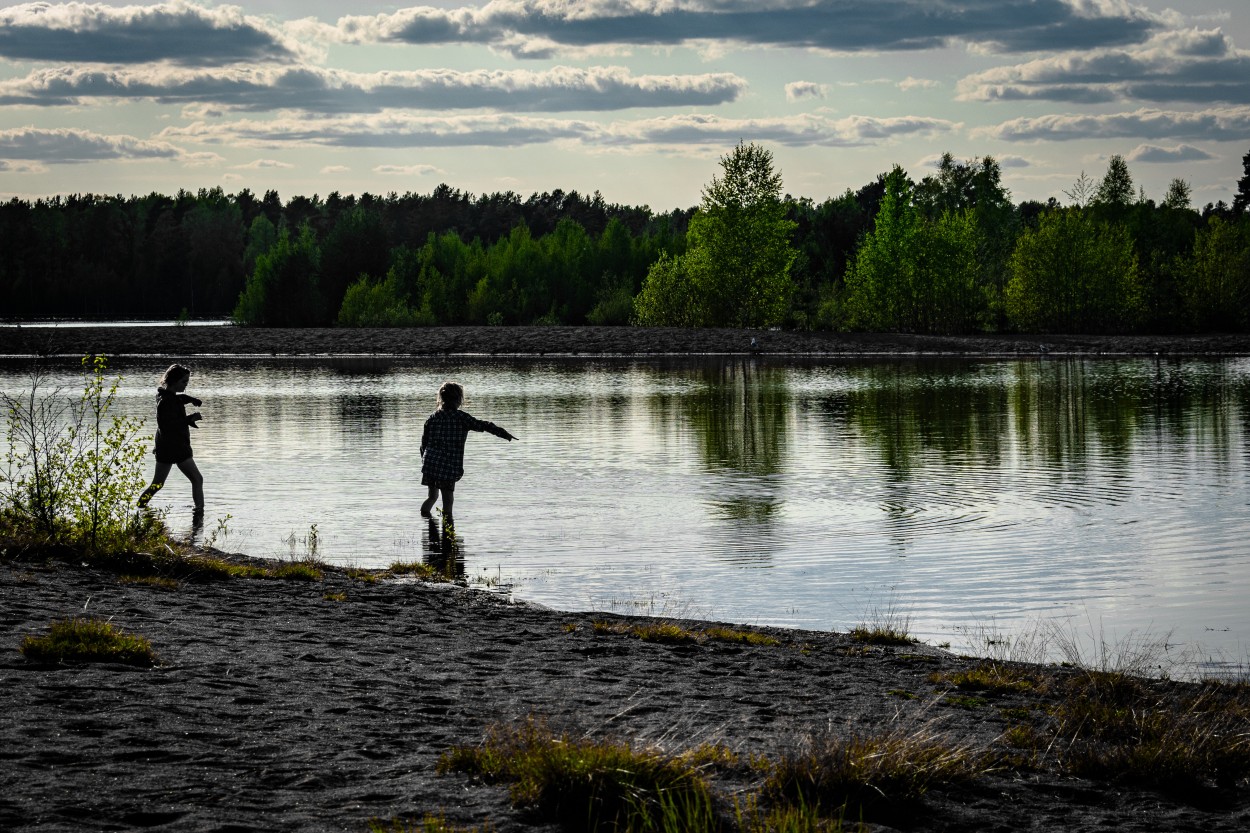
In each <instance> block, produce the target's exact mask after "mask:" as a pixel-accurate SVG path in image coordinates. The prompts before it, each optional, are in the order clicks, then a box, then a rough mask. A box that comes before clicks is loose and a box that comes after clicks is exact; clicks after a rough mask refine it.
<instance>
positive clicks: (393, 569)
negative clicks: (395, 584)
mask: <svg viewBox="0 0 1250 833" xmlns="http://www.w3.org/2000/svg"><path fill="white" fill-rule="evenodd" d="M386 573H387V574H389V575H392V576H412V577H413V578H417V579H420V580H421V581H449V579H448V578H447V576H446V575H444V574H443V573H442V572H440V571H439V570H438V568H436V567H434V566H433V565H431V564H426V563H425V562H424V561H396V562H395V563H394V564H392V565H391V566H390V567H388V568H387V569H386Z"/></svg>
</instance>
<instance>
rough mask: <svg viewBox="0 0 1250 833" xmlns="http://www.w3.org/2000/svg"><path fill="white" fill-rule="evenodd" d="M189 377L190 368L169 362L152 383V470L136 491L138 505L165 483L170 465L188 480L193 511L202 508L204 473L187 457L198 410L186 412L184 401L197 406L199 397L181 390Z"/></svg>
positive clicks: (197, 419) (189, 379) (197, 417)
mask: <svg viewBox="0 0 1250 833" xmlns="http://www.w3.org/2000/svg"><path fill="white" fill-rule="evenodd" d="M189 381H191V370H190V368H187V367H184V366H183V365H180V364H171V365H170V366H169V369H168V370H166V371H165V373H164V375H162V376H161V380H160V382H159V383H158V384H157V386H156V448H155V449H153V451H152V453H153V454H155V455H156V472H155V473H154V474H153V475H152V484H151V485H150V486H148V487H147V488H146V489H144V490H143V494H141V495H139V506H141V507H143V506H147V505H148V501H150V500H151V499H152V496H153V495H155V494H156V493H157V492H159V491H160V490H161V487H162V486H164V485H165V478H167V477H169V471H170V469H172V468H173V467H174V466H177V467H178V470H179V471H181V472H182V473H183V474H185V475H186V476H187V480H190V481H191V496H192V498H193V499H194V500H195V510H196V512H197V513H198V512H202V511H203V510H204V476H203V475H201V474H200V470H199V469H198V468H197V467H196V465H195V460H193V459H192V458H191V429H192V428H198V427H199V426H198V425H196V423H197V422H199V421H200V419H202V417H201V416H200V414H199V412H196V413H194V414H187V405H188V404H190V405H194V406H195V407H197V408H198V407H200V405H201V402H200V400H198V399H196V398H195V397H194V396H188V395H187V394H185V393H183V391H185V390H186V389H187V383H188V382H189Z"/></svg>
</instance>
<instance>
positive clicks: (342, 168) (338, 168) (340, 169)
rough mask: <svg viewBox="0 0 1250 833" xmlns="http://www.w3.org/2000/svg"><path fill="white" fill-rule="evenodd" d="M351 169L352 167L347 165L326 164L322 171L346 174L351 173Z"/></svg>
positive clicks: (324, 172)
mask: <svg viewBox="0 0 1250 833" xmlns="http://www.w3.org/2000/svg"><path fill="white" fill-rule="evenodd" d="M351 170H352V169H351V168H349V167H347V166H346V165H326V166H325V167H324V168H322V169H321V171H320V173H323V174H346V173H351Z"/></svg>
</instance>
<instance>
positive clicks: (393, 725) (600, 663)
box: [0, 327, 1250, 833]
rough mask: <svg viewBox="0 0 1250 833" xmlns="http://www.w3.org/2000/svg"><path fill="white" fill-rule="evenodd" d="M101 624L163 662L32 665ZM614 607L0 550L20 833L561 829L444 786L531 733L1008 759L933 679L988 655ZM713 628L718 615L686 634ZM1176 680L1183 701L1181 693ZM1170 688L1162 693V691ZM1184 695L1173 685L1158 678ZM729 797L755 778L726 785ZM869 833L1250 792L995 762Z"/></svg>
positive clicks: (525, 341) (1221, 343) (151, 342)
mask: <svg viewBox="0 0 1250 833" xmlns="http://www.w3.org/2000/svg"><path fill="white" fill-rule="evenodd" d="M752 337H754V338H756V340H757V349H758V350H759V351H760V352H761V353H765V354H810V355H822V354H827V355H841V354H846V355H851V354H902V355H908V354H920V355H929V354H933V355H961V354H966V355H994V354H1004V355H1016V354H1018V355H1043V354H1060V355H1063V354H1070V355H1098V354H1103V355H1108V354H1110V355H1125V354H1133V355H1152V354H1154V353H1156V352H1157V353H1161V354H1171V355H1204V354H1224V355H1228V354H1237V355H1250V338H1246V337H1241V336H1236V337H1233V336H1228V337H1201V338H1191V339H1185V338H1155V339H1147V338H1134V339H1123V338H1119V339H1116V338H1101V339H1100V338H1081V337H1066V338H1047V339H1040V338H985V339H943V338H922V337H909V336H897V335H873V336H868V335H864V336H839V335H829V334H797V333H780V332H778V333H773V332H751V331H740V330H706V331H682V330H646V329H632V328H537V327H530V328H432V329H420V330H334V329H324V330H264V329H251V328H247V329H243V328H217V327H178V328H173V327H169V328H140V327H132V328H99V327H96V328H78V327H75V328H61V329H57V330H51V331H50V330H42V329H35V328H23V329H17V328H10V327H5V328H0V354H4V355H36V354H49V353H50V354H56V355H70V356H73V355H82V354H83V353H88V352H94V353H103V354H106V355H112V356H118V355H135V354H143V355H147V354H161V355H166V356H170V357H183V356H187V357H194V356H204V355H262V356H264V355H295V354H375V355H427V354H543V353H563V354H622V355H631V354H635V355H636V354H662V353H693V354H698V353H745V352H750V349H751V348H750V340H751V338H752ZM84 613H86V614H90V615H94V616H97V617H101V618H105V619H109V620H111V621H112V622H114V623H115V624H116V625H118V626H120V627H122V628H124V629H126V630H129V631H132V632H136V633H139V634H142V635H144V636H146V637H148V638H149V639H150V640H151V641H152V643H153V645H154V647H155V649H156V651H157V652H158V654H159V656H160V658H161V664H160V665H158V666H157V667H155V668H153V669H147V670H137V669H134V668H130V667H125V666H117V665H86V666H43V665H38V664H35V663H32V662H28V661H27V660H25V659H24V658H23V657H22V655H21V654H20V653H19V652H18V651H17V647H18V645H19V644H20V642H21V640H22V638H23V637H25V636H26V635H29V634H42V633H44V632H46V630H47V628H48V626H49V624H50V623H51V622H52V621H53V620H54V619H59V618H65V617H71V616H74V615H81V614H84ZM602 620H609V621H622V622H623V621H628V620H626V619H625V618H624V617H618V616H612V615H609V614H601V613H596V614H589V613H585V614H583V613H576V612H568V613H557V612H553V611H547V610H542V609H539V608H536V607H532V606H526V605H519V604H511V603H509V602H508V601H507V600H505V599H503V598H500V597H498V596H493V595H489V594H487V593H484V592H481V591H474V590H468V589H465V588H460V587H454V586H447V585H432V584H423V583H417V582H411V581H399V580H387V581H381V582H378V583H373V584H370V583H363V582H360V581H356V580H353V579H352V578H351V577H349V576H347V575H346V574H344V573H342V572H335V571H331V572H328V573H327V575H326V578H325V580H324V581H323V582H320V583H311V584H310V583H297V582H285V581H260V580H244V579H236V580H232V581H228V582H219V583H204V584H199V583H197V584H183V585H182V586H181V587H180V588H178V589H174V590H169V589H160V588H157V587H152V586H145V585H138V584H127V583H123V582H121V581H120V580H119V578H118V577H117V576H116V575H113V574H110V573H107V572H102V571H98V570H94V569H90V568H86V567H83V566H80V565H78V564H76V563H75V564H67V563H64V562H45V561H42V560H39V561H31V560H26V559H16V558H15V554H14V553H12V552H8V553H5V552H3V551H0V646H3V647H0V712H2V713H3V717H0V831H41V833H42V832H43V831H100V830H137V829H149V830H163V831H180V832H181V831H323V830H325V831H363V830H365V829H366V826H367V822H368V820H369V819H371V818H382V819H388V820H389V819H392V818H413V817H415V818H420V817H421V816H422V815H424V814H426V813H438V812H441V813H444V814H445V815H446V816H447V818H448V819H449V820H450V821H452V822H455V823H457V824H461V825H470V824H472V825H481V824H482V823H483V822H485V821H487V820H489V821H490V822H491V823H492V824H493V825H494V828H495V829H496V830H498V831H501V833H506V831H519V830H546V829H549V828H546V827H544V826H542V825H541V824H537V823H534V822H533V820H532V819H530V818H528V817H527V816H525V815H524V814H523V813H522V812H520V811H518V810H516V809H514V808H513V807H511V805H510V804H509V801H508V796H507V789H506V786H501V785H485V784H482V783H479V782H477V781H475V780H473V779H471V778H468V777H466V776H461V775H437V774H436V773H435V766H436V763H437V761H438V758H439V756H440V755H441V754H443V753H445V752H446V751H447V750H449V749H450V748H452V747H453V746H456V745H461V744H476V743H477V742H479V741H480V740H481V739H482V738H483V736H484V734H485V732H486V731H487V729H488V727H489V726H491V725H492V724H495V723H498V722H505V723H506V722H510V721H517V720H522V719H525V718H527V717H529V716H536V717H541V718H546V719H548V720H550V721H551V723H552V725H553V726H556V727H557V728H561V729H567V730H570V731H572V732H575V733H578V734H588V735H592V736H596V737H599V736H608V737H615V738H619V739H625V740H629V741H631V742H634V743H639V744H656V745H659V746H660V747H662V748H664V749H666V750H668V751H671V752H673V753H677V752H680V751H682V750H685V749H689V748H692V747H694V746H697V745H699V744H701V743H705V742H712V743H722V744H724V745H726V746H727V747H729V748H730V749H732V750H735V751H737V752H739V753H741V754H759V755H765V756H769V757H774V758H775V757H777V756H780V755H782V754H784V753H785V752H786V751H787V750H789V749H792V748H794V747H795V746H796V745H799V744H801V743H802V741H803V739H804V738H808V737H810V736H812V735H813V734H818V733H822V732H831V733H835V734H839V735H844V736H845V735H850V734H872V733H875V732H878V731H883V730H888V729H891V728H899V727H901V728H903V729H904V730H911V729H913V728H914V729H917V730H918V729H920V728H925V729H926V730H932V731H936V732H938V733H940V734H941V735H943V736H944V737H946V738H949V739H950V741H951V742H952V743H955V744H973V745H974V746H976V747H978V748H984V749H986V750H994V749H1001V748H1002V746H1001V743H999V738H1000V737H1001V736H1002V734H1003V733H1004V731H1006V730H1007V728H1008V727H1009V725H1010V719H1009V718H1008V717H1007V716H1006V713H1007V712H1008V711H1009V710H1011V709H1022V708H1028V709H1039V708H1044V705H1039V703H1038V702H1037V701H1036V698H1035V697H1030V696H1026V695H1023V694H992V695H985V696H984V697H983V698H982V699H983V701H984V702H982V703H981V704H979V705H976V706H975V707H968V704H967V703H961V702H960V700H959V698H958V697H957V696H956V693H954V692H950V691H947V690H946V689H945V688H943V687H942V686H940V685H935V683H934V682H932V681H931V680H930V675H932V674H934V673H937V672H951V671H954V670H957V669H960V668H967V667H970V666H971V665H972V664H974V661H973V660H970V659H961V658H958V657H954V656H951V655H949V654H947V653H945V652H943V651H941V650H939V649H937V648H934V647H931V646H924V645H919V646H907V647H899V648H894V647H876V646H872V647H866V646H863V645H861V644H859V643H856V642H854V641H853V640H851V639H850V637H849V636H847V635H845V634H835V633H813V632H798V631H783V630H769V631H767V632H768V633H771V634H773V635H775V636H776V637H777V638H778V639H779V640H780V644H779V645H776V646H766V645H761V646H750V645H734V644H728V643H717V642H704V643H700V644H683V645H664V644H655V643H649V642H643V641H641V640H639V639H637V638H634V637H631V636H628V635H620V634H604V633H596V631H595V630H594V628H593V627H592V623H593V622H594V621H602ZM685 624H688V625H690V626H692V627H699V626H700V623H685ZM1174 685H1175V684H1173V687H1174ZM1160 686H1163V684H1160ZM1165 687H1166V686H1165ZM713 781H714V786H715V788H716V789H717V791H718V793H719V794H721V795H723V796H732V795H733V794H735V791H738V790H743V789H749V788H751V787H752V784H751V783H750V776H747V775H741V774H739V775H738V776H732V775H725V774H723V773H722V774H718V775H717V774H714V777H713ZM871 829H873V830H876V831H890V830H923V831H1003V833H1007V831H1016V830H1039V831H1050V830H1062V831H1065V833H1072V832H1079V831H1095V830H1098V831H1102V830H1122V831H1141V833H1145V831H1152V832H1153V831H1160V830H1169V831H1172V830H1195V831H1198V830H1201V831H1244V830H1247V829H1250V785H1248V784H1247V783H1246V781H1245V780H1242V781H1241V782H1239V783H1238V784H1237V785H1236V786H1235V787H1232V788H1229V787H1224V788H1220V789H1216V788H1214V787H1212V788H1211V789H1209V790H1207V791H1205V792H1203V793H1202V794H1201V795H1197V796H1195V795H1189V796H1178V795H1174V794H1168V793H1164V792H1160V791H1158V790H1153V789H1147V788H1140V787H1134V786H1129V785H1127V784H1123V783H1118V782H1095V781H1088V780H1082V779H1078V778H1074V777H1071V776H1068V775H1064V774H1061V773H1060V772H1059V771H1058V769H1057V768H1056V767H1054V766H1043V767H1039V768H1036V769H1024V770H1021V769H1018V768H1017V769H1012V768H1003V769H1001V770H998V771H995V772H991V773H989V774H986V775H984V776H982V777H981V778H980V779H979V780H978V781H977V783H976V784H975V785H974V786H972V787H970V788H968V787H965V788H961V789H958V790H936V791H934V792H931V793H930V794H928V795H927V796H926V798H925V800H924V802H923V806H921V807H920V808H918V809H916V810H915V811H914V812H911V813H909V814H908V815H907V816H906V817H905V818H900V819H896V820H890V822H889V824H886V823H884V822H880V823H878V822H877V821H874V823H873V824H872V825H871Z"/></svg>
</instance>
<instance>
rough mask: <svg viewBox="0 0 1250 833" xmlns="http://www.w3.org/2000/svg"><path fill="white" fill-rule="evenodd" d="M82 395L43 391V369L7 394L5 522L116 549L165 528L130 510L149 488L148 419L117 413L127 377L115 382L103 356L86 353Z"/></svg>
mask: <svg viewBox="0 0 1250 833" xmlns="http://www.w3.org/2000/svg"><path fill="white" fill-rule="evenodd" d="M82 364H83V369H84V380H83V390H82V393H81V394H80V396H79V397H78V399H77V400H65V399H62V397H61V393H60V391H58V390H54V391H51V392H44V391H43V390H42V387H43V376H42V375H41V371H40V370H39V369H36V370H35V372H34V375H33V377H32V380H31V385H30V390H29V392H28V393H25V394H23V395H22V396H21V397H13V396H10V395H8V394H4V395H3V404H4V408H5V410H6V412H7V414H8V427H7V431H6V439H7V445H8V448H7V452H6V454H5V472H4V475H3V477H0V500H2V501H3V510H2V511H3V517H4V519H5V522H6V525H7V526H10V527H11V528H12V530H13V531H14V532H16V533H18V534H25V535H35V536H39V537H40V538H42V539H43V540H46V541H49V542H58V543H69V544H75V545H79V546H84V547H87V548H88V549H90V550H104V551H111V550H117V549H122V548H125V547H128V546H131V545H134V544H136V543H142V542H147V541H150V540H151V539H152V538H153V536H155V535H159V528H160V524H159V523H158V524H156V525H155V526H153V525H152V524H150V523H148V522H147V521H145V519H144V518H143V517H142V516H141V515H135V514H133V513H132V512H131V510H130V501H131V499H132V498H133V496H134V495H135V494H137V493H138V492H139V490H140V489H142V487H143V483H144V477H143V472H142V469H141V461H142V460H143V457H144V454H145V453H146V444H145V442H144V441H143V440H142V439H141V438H140V436H139V432H140V431H141V430H142V428H143V420H138V419H134V418H132V417H121V416H116V415H114V414H112V413H111V411H112V407H113V401H114V399H115V397H116V395H117V389H118V386H119V385H120V384H121V377H117V378H116V379H114V380H113V381H112V382H111V383H109V382H108V381H107V380H106V378H105V374H106V373H107V370H108V361H107V360H106V359H105V357H103V356H87V357H84V358H83V360H82Z"/></svg>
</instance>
